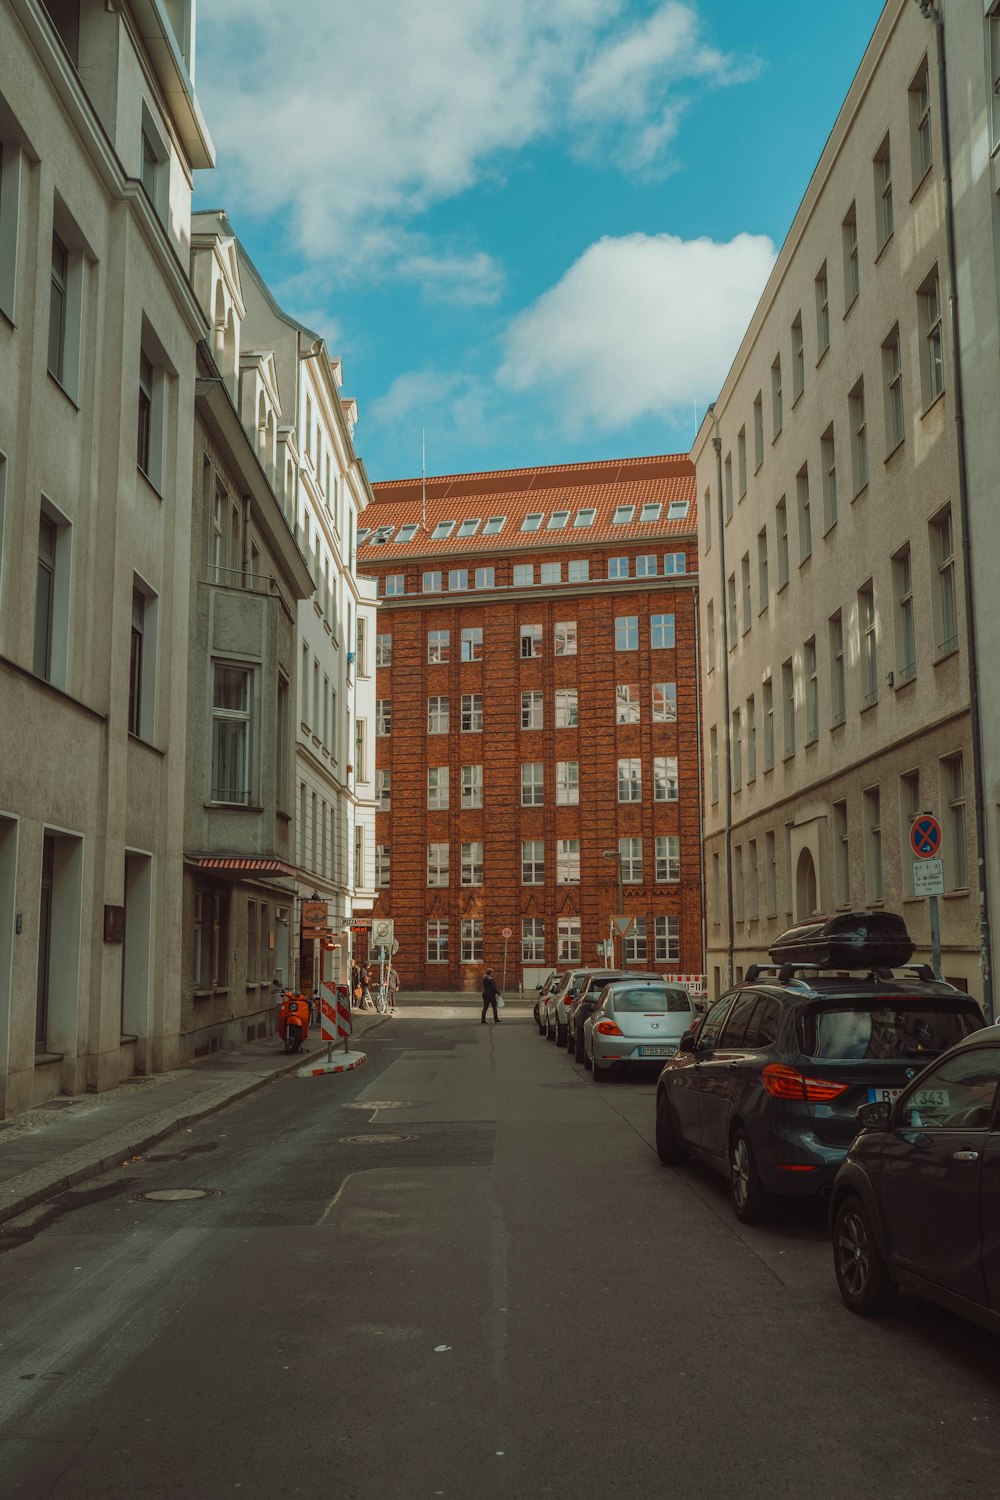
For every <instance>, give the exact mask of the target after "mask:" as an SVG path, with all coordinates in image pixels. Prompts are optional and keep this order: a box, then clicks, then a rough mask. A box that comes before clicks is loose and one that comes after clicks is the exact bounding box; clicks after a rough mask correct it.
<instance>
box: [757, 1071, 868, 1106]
mask: <svg viewBox="0 0 1000 1500" xmlns="http://www.w3.org/2000/svg"><path fill="white" fill-rule="evenodd" d="M761 1082H762V1083H763V1085H764V1087H765V1088H766V1089H767V1092H768V1093H769V1094H770V1095H771V1096H772V1098H775V1099H800V1100H801V1099H805V1100H807V1101H809V1102H810V1103H813V1104H819V1103H824V1102H826V1101H827V1100H829V1099H836V1098H837V1096H838V1094H843V1093H844V1092H845V1090H847V1089H849V1088H850V1084H849V1083H834V1082H833V1081H832V1080H831V1079H828V1078H806V1077H805V1075H804V1074H803V1073H799V1072H798V1071H797V1070H796V1069H795V1068H789V1067H788V1066H787V1065H786V1064H785V1063H768V1064H767V1066H766V1067H765V1068H764V1070H763V1072H762V1074H761Z"/></svg>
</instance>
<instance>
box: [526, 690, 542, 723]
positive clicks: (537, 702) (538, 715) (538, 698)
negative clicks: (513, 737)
mask: <svg viewBox="0 0 1000 1500" xmlns="http://www.w3.org/2000/svg"><path fill="white" fill-rule="evenodd" d="M543 701H544V700H543V697H542V694H541V693H540V692H529V693H522V694H521V728H522V729H541V728H542V720H543V709H542V705H543Z"/></svg>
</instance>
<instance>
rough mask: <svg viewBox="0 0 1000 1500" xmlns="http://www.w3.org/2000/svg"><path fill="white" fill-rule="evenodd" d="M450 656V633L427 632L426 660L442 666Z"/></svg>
mask: <svg viewBox="0 0 1000 1500" xmlns="http://www.w3.org/2000/svg"><path fill="white" fill-rule="evenodd" d="M450 656H451V631H450V630H429V631H428V632H427V660H428V661H429V662H432V663H434V664H435V665H438V666H440V665H442V664H443V663H444V662H446V661H448V660H449V658H450Z"/></svg>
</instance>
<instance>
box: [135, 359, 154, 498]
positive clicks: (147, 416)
mask: <svg viewBox="0 0 1000 1500" xmlns="http://www.w3.org/2000/svg"><path fill="white" fill-rule="evenodd" d="M152 426H153V363H152V360H150V359H148V358H147V357H146V355H145V354H143V353H141V352H140V354H139V430H138V439H137V445H136V462H137V463H138V465H139V468H140V469H141V470H142V472H143V473H144V474H145V475H146V477H147V478H149V477H150V461H151V451H152Z"/></svg>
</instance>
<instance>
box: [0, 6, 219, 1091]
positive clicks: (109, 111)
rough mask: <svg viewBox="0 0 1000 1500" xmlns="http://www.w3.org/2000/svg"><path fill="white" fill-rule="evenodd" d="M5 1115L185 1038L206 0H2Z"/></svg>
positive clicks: (141, 1066)
mask: <svg viewBox="0 0 1000 1500" xmlns="http://www.w3.org/2000/svg"><path fill="white" fill-rule="evenodd" d="M0 58H2V59H3V65H2V68H0V725H2V738H3V753H2V757H0V1114H12V1113H15V1112H17V1111H18V1110H20V1109H23V1108H25V1107H28V1106H30V1105H31V1104H33V1103H35V1102H37V1101H39V1100H41V1099H45V1098H48V1097H50V1096H51V1095H52V1094H54V1093H58V1092H60V1091H62V1092H67V1093H74V1092H79V1091H82V1090H84V1089H103V1088H107V1087H109V1086H111V1085H113V1084H114V1083H116V1082H118V1081H119V1080H120V1079H122V1078H124V1077H127V1076H128V1075H129V1074H131V1073H132V1072H133V1071H148V1070H150V1069H153V1068H159V1067H169V1066H171V1065H172V1064H173V1063H174V1062H175V1061H176V1059H177V1056H178V1036H179V1007H180V995H181V973H180V969H181V955H180V947H179V944H178V943H177V941H176V934H177V932H178V930H179V927H180V918H181V913H180V893H181V878H180V873H181V861H182V855H183V838H184V799H185V791H184V785H185V746H184V725H185V705H186V693H187V676H186V653H185V652H184V651H183V650H181V651H177V650H175V649H173V647H174V645H175V643H176V642H178V641H182V640H183V639H184V638H185V637H186V633H187V625H188V612H189V590H190V576H189V556H190V493H191V491H190V486H191V455H192V442H193V422H194V395H195V349H196V345H197V342H198V340H199V339H201V338H203V337H204V336H205V334H206V333H207V322H206V319H205V316H204V314H203V312H202V310H201V308H200V307H199V306H198V303H197V300H196V298H195V296H194V294H193V291H192V288H191V285H190V282H189V279H188V276H187V263H188V246H189V233H190V201H191V191H192V181H193V172H194V170H195V169H196V168H199V167H210V166H212V165H213V148H212V144H211V141H210V139H209V136H208V132H207V130H206V128H205V125H204V121H203V119H202V116H201V112H200V109H199V106H198V101H197V98H196V95H195V92H194V86H193V83H192V77H193V72H194V59H193V4H192V3H191V0H187V3H184V0H176V3H173V4H171V5H169V6H167V7H166V8H164V7H162V6H161V5H158V4H153V3H150V0H134V3H133V0H125V3H122V4H116V5H115V6H113V7H112V6H106V5H105V4H103V3H99V0H79V3H68V4H60V5H59V6H58V7H56V6H52V7H50V8H46V6H44V5H43V4H41V3H39V0H11V3H8V4H6V5H4V6H3V7H2V8H0Z"/></svg>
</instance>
